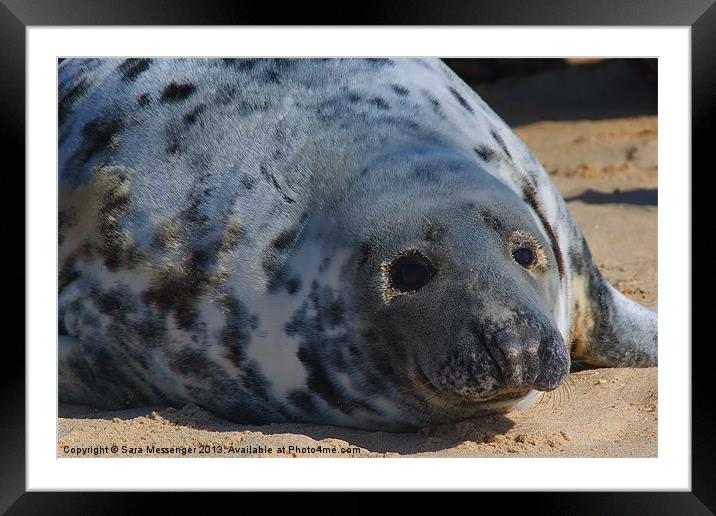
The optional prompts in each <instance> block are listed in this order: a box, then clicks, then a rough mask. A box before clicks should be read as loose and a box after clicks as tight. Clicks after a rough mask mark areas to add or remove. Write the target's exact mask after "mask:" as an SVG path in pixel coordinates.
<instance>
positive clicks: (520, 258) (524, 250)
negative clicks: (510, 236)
mask: <svg viewBox="0 0 716 516" xmlns="http://www.w3.org/2000/svg"><path fill="white" fill-rule="evenodd" d="M512 258H514V259H515V261H516V262H517V263H519V264H520V265H521V266H522V267H524V268H525V269H530V268H532V267H533V266H534V265H535V264H536V263H537V255H536V254H535V252H534V251H533V250H532V249H530V248H529V247H522V246H521V247H516V248H515V249H513V250H512Z"/></svg>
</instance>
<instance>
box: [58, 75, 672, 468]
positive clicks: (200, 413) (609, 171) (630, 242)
mask: <svg viewBox="0 0 716 516" xmlns="http://www.w3.org/2000/svg"><path fill="white" fill-rule="evenodd" d="M607 64H609V68H608V67H606V65H607ZM581 66H583V67H592V68H593V70H596V71H597V72H599V69H598V66H602V67H603V68H604V69H605V70H607V71H609V73H613V74H614V73H617V72H615V71H614V70H612V68H613V67H614V64H611V63H595V64H586V65H581ZM574 68H576V67H572V68H569V69H566V70H568V71H565V69H557V70H553V71H550V72H549V73H545V74H541V76H538V77H535V75H534V74H532V75H530V76H529V77H526V78H522V79H520V78H510V79H507V81H508V82H507V83H506V84H505V83H504V81H503V84H502V86H503V87H502V88H500V87H498V86H499V84H498V85H496V83H495V82H494V81H493V82H491V83H490V84H489V85H486V86H485V87H484V88H482V89H481V87H480V85H475V88H476V89H477V91H478V92H480V93H481V94H483V95H484V97H485V99H486V100H487V102H488V103H490V104H491V105H492V107H493V108H494V109H495V111H497V112H498V113H499V114H503V112H502V111H501V106H502V107H503V109H504V112H509V111H510V110H512V111H514V112H515V113H517V115H515V116H507V115H504V116H505V118H506V120H508V122H509V123H511V124H513V126H514V127H515V130H516V132H517V134H518V135H519V136H520V138H522V139H523V140H524V141H525V143H526V144H527V146H528V147H529V148H530V149H532V151H533V152H534V153H535V154H536V156H537V157H538V159H539V160H540V161H541V163H542V164H543V166H544V167H545V169H546V170H547V171H548V173H549V174H550V176H551V178H552V180H553V181H554V183H555V185H556V186H557V188H558V189H559V191H560V192H561V193H562V195H563V196H564V198H565V200H566V201H567V205H568V207H569V210H570V212H571V213H572V215H573V217H574V218H575V219H576V220H577V222H578V224H579V225H580V227H581V228H582V230H583V232H584V233H585V235H586V238H587V241H588V242H589V245H590V247H591V250H592V253H593V255H594V256H595V258H596V261H597V263H598V265H599V267H600V269H601V270H602V271H603V272H604V274H605V276H606V278H607V279H608V280H609V281H610V282H611V283H612V284H613V285H615V286H616V287H617V288H618V289H619V290H620V291H622V292H623V293H625V294H626V295H627V296H629V297H631V298H632V299H634V300H636V301H638V302H639V303H642V304H644V305H646V306H649V307H652V308H654V309H656V307H657V300H658V297H657V192H658V189H657V176H658V167H657V136H658V126H657V117H656V113H655V112H654V113H651V114H649V113H648V109H647V108H639V110H637V111H632V112H630V111H628V110H626V111H625V110H623V109H622V110H621V111H620V110H619V109H618V108H616V107H614V106H613V105H611V107H609V108H608V109H607V108H605V109H603V111H602V112H603V113H605V116H593V113H588V114H587V116H584V117H583V118H582V119H580V118H578V117H579V112H576V113H573V112H570V113H569V116H566V115H565V116H563V117H560V116H555V115H553V114H551V113H552V112H550V111H549V110H550V109H556V108H555V107H554V106H552V107H550V104H549V101H550V98H551V97H550V98H548V97H544V98H545V99H546V100H545V102H544V103H543V104H541V107H542V108H543V109H545V110H546V111H545V112H544V113H535V112H534V111H532V112H530V113H528V115H525V114H524V112H525V110H524V109H521V108H520V102H521V101H522V100H523V99H524V95H526V93H525V90H528V91H532V90H534V89H535V88H536V86H535V85H540V87H541V88H549V87H550V84H554V83H560V84H563V87H565V88H569V85H570V84H572V83H569V81H568V80H566V79H565V76H560V74H571V77H572V79H571V80H573V81H576V83H577V84H579V81H584V77H583V75H584V73H588V72H589V73H596V72H593V71H592V72H590V70H589V69H587V68H585V69H584V70H586V71H585V72H584V73H583V75H579V73H576V72H574ZM622 71H623V70H622ZM608 77H611V78H610V79H609V80H610V81H612V82H614V78H613V77H612V76H608ZM567 79H568V77H567ZM605 80H606V79H605ZM550 81H551V82H550ZM635 84H636V83H635ZM644 84H646V83H644ZM505 86H506V87H505ZM575 87H576V86H575ZM594 87H595V88H599V87H605V86H604V84H601V86H600V84H597V85H596V86H594ZM643 87H644V88H647V86H645V85H644V86H643ZM510 88H511V89H510ZM496 92H498V93H496ZM631 94H634V92H633V91H631V90H630V95H631ZM510 95H512V97H510ZM615 98H616V99H617V101H619V102H621V100H623V98H622V97H619V96H615ZM620 99H621V100H620ZM617 101H615V102H617ZM553 102H554V101H553ZM585 102H586V101H585ZM617 103H618V102H617ZM557 104H558V103H557ZM509 106H512V107H511V108H510V107H509ZM572 107H574V106H572ZM573 111H574V110H573ZM620 113H621V114H625V115H624V116H619V115H620ZM657 426H658V397H657V369H656V368H649V369H592V370H586V371H580V372H575V373H572V374H571V375H570V376H569V378H568V381H567V382H566V383H565V384H564V385H563V386H562V387H561V388H560V389H559V390H557V391H554V392H552V393H549V394H546V395H545V396H543V398H542V400H541V401H540V403H538V404H537V405H536V406H534V407H532V408H530V409H528V410H526V411H524V412H510V413H508V414H504V415H493V416H486V417H482V418H478V419H474V420H470V421H465V422H462V423H459V424H457V425H449V426H446V427H440V428H432V429H424V430H422V431H419V432H416V433H410V434H395V433H387V432H366V431H360V430H353V429H346V428H338V427H330V426H318V425H302V424H272V425H264V426H247V425H239V424H236V423H232V422H229V421H225V420H222V419H219V418H217V417H215V416H213V415H212V414H210V413H207V412H206V411H204V410H202V409H200V408H199V407H196V406H192V405H189V406H185V407H182V408H179V409H177V408H168V407H146V408H141V409H132V410H127V411H116V412H99V411H96V410H94V409H92V408H89V407H81V406H70V405H61V406H60V407H59V422H58V456H60V457H75V456H88V455H89V456H94V455H93V453H94V452H96V453H97V455H98V456H104V457H108V456H109V457H113V456H128V457H129V456H186V455H191V456H235V457H246V456H265V457H286V456H320V457H376V456H377V457H415V456H439V457H513V456H529V457H655V456H656V455H657V452H658V450H657ZM112 446H117V450H118V451H117V452H116V453H115V452H112V451H107V452H105V451H104V449H105V448H108V449H111V447H112ZM94 447H97V448H95V449H94V450H93V448H94ZM100 447H102V448H100ZM138 450H141V452H138ZM148 450H150V452H148ZM151 450H153V453H152V452H151Z"/></svg>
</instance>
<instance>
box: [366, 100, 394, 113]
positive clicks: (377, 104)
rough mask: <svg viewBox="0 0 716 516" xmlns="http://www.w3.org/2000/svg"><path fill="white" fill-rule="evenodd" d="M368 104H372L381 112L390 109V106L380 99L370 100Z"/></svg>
mask: <svg viewBox="0 0 716 516" xmlns="http://www.w3.org/2000/svg"><path fill="white" fill-rule="evenodd" d="M370 103H371V104H373V105H374V106H375V107H377V108H378V109H381V110H383V111H388V110H389V109H390V105H389V104H388V103H387V102H386V101H385V100H383V99H382V98H381V97H373V98H371V99H370Z"/></svg>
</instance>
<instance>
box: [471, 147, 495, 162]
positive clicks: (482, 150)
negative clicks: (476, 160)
mask: <svg viewBox="0 0 716 516" xmlns="http://www.w3.org/2000/svg"><path fill="white" fill-rule="evenodd" d="M474 150H475V154H477V155H478V156H480V159H481V160H482V161H486V162H490V161H492V160H493V159H495V151H494V150H492V149H491V148H489V147H487V146H486V145H479V146H477V147H475V149H474Z"/></svg>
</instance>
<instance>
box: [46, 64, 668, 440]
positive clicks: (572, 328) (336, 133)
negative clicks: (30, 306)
mask: <svg viewBox="0 0 716 516" xmlns="http://www.w3.org/2000/svg"><path fill="white" fill-rule="evenodd" d="M59 75H60V92H59V93H60V103H59V122H60V129H59V141H60V149H59V165H60V183H59V260H60V272H59V326H60V364H59V366H60V385H59V389H60V399H61V400H63V401H68V402H78V403H89V404H93V405H97V406H100V407H104V408H118V407H126V406H136V405H158V404H173V405H181V404H184V403H188V402H193V403H196V404H198V405H200V406H202V407H204V408H206V409H209V410H211V411H214V412H217V413H219V414H221V415H223V416H225V417H227V418H230V419H232V420H235V421H239V422H245V423H265V422H278V421H306V422H320V423H330V424H339V425H347V426H355V427H363V428H384V429H399V428H406V427H415V426H421V425H425V424H432V423H441V422H448V421H454V420H458V419H465V418H467V417H470V416H473V415H475V414H477V413H480V412H483V411H485V410H505V409H507V408H510V407H512V406H513V405H515V403H518V402H519V401H520V400H523V399H524V398H525V397H526V396H529V395H530V393H533V392H534V390H543V391H544V390H551V389H554V388H556V387H557V386H558V385H559V384H560V383H561V382H562V381H563V380H564V378H565V376H566V375H567V374H568V372H569V368H570V351H571V353H572V355H573V356H577V357H578V358H579V360H580V362H587V363H589V364H592V365H606V366H648V365H655V364H656V351H657V330H656V315H655V313H654V312H652V311H650V310H647V309H644V308H642V307H640V306H639V305H637V304H635V303H633V302H631V301H629V300H627V299H626V298H625V297H623V296H622V295H621V294H620V293H618V292H617V291H616V290H614V289H613V288H612V287H610V286H609V285H608V283H606V281H605V280H604V279H603V278H602V276H601V275H600V273H599V272H598V270H597V269H596V267H595V265H594V263H593V261H592V259H591V257H590V254H589V250H588V248H587V244H586V242H585V241H584V238H583V237H582V235H581V233H580V231H579V229H578V228H577V226H576V225H575V223H574V221H573V220H572V218H571V217H570V215H569V214H568V212H567V209H566V206H565V204H564V201H563V200H562V199H561V197H560V196H559V194H558V193H557V191H556V190H555V188H554V186H553V185H552V183H551V182H550V180H549V178H548V176H547V174H546V173H545V172H544V170H543V169H542V167H541V166H540V164H539V163H538V162H537V160H536V159H535V158H534V157H533V155H532V154H531V153H530V152H529V150H528V149H527V148H526V147H525V146H524V145H523V144H522V143H521V142H520V141H519V140H518V139H517V137H516V136H515V135H514V134H513V133H512V131H511V130H510V129H509V127H508V126H507V125H505V123H504V122H503V121H502V120H500V118H499V117H498V116H497V115H496V114H495V113H494V112H493V111H492V110H490V108H489V107H488V106H487V105H485V103H484V102H483V101H482V100H481V99H480V98H479V97H478V96H477V95H476V94H475V93H474V92H473V91H471V90H470V89H469V88H468V87H467V86H466V85H465V84H464V83H463V82H462V81H461V80H460V79H459V78H458V77H457V76H455V75H454V74H453V73H452V72H451V71H450V70H449V69H448V68H447V67H446V66H445V65H444V64H443V63H441V62H440V61H438V60H422V59H408V60H390V59H373V60H313V59H306V60H241V59H237V60H235V59H208V60H205V59H201V60H199V59H189V60H174V59H157V60H151V59H128V60H124V61H122V60H119V61H117V60H68V61H64V62H63V63H61V65H60V70H59Z"/></svg>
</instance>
